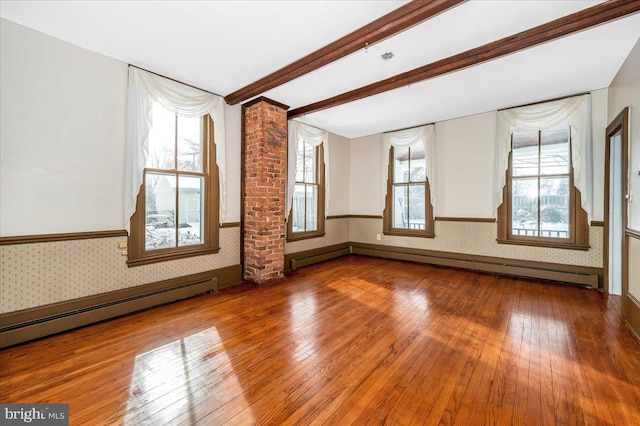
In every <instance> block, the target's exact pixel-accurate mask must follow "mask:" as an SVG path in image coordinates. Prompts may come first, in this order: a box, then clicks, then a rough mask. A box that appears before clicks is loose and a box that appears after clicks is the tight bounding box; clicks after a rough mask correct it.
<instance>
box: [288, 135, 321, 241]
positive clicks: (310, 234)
mask: <svg viewBox="0 0 640 426" xmlns="http://www.w3.org/2000/svg"><path fill="white" fill-rule="evenodd" d="M323 158H324V152H323V144H320V145H318V146H315V147H314V146H312V145H310V144H308V143H307V142H305V141H304V140H301V141H300V142H299V143H298V149H297V152H296V178H295V186H294V190H293V204H292V207H291V213H290V215H289V218H288V220H287V241H295V240H301V239H306V238H315V237H321V236H323V235H324V160H323Z"/></svg>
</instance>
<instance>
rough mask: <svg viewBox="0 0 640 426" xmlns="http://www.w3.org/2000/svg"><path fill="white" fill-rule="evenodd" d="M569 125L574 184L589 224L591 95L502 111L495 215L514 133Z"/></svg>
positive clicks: (591, 198) (591, 191)
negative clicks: (562, 124) (564, 122)
mask: <svg viewBox="0 0 640 426" xmlns="http://www.w3.org/2000/svg"><path fill="white" fill-rule="evenodd" d="M563 121H567V122H568V123H569V126H570V127H571V161H572V162H573V180H574V185H575V187H576V188H577V189H578V190H579V191H580V195H581V198H582V208H583V209H584V210H585V211H586V212H587V215H588V216H589V220H591V219H592V213H593V180H592V175H593V173H592V169H593V161H592V155H593V144H592V139H591V137H592V130H591V95H581V96H574V97H571V98H566V99H560V100H557V101H551V102H545V103H541V104H536V105H529V106H523V107H518V108H511V109H507V110H502V111H498V123H497V144H496V152H495V166H494V167H495V169H494V183H495V186H494V195H493V200H494V202H493V207H494V212H496V214H497V211H498V207H500V205H501V204H502V201H503V200H502V195H503V188H504V186H505V184H506V172H507V169H508V167H509V153H510V152H511V134H512V133H513V131H514V130H525V131H527V130H529V131H538V130H545V129H549V128H551V127H555V126H557V125H558V124H560V123H562V122H563Z"/></svg>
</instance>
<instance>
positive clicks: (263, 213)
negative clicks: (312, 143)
mask: <svg viewBox="0 0 640 426" xmlns="http://www.w3.org/2000/svg"><path fill="white" fill-rule="evenodd" d="M287 109H289V107H288V106H286V105H282V104H280V103H278V102H275V101H272V100H270V99H267V98H264V97H261V98H258V99H254V100H253V101H250V102H247V103H246V104H244V105H243V108H242V120H243V122H242V125H243V135H242V136H243V141H244V142H243V154H242V155H243V157H242V161H243V176H242V178H243V200H242V207H243V226H244V235H243V255H244V270H243V278H244V279H245V280H247V281H251V282H254V283H257V284H258V285H262V284H265V283H268V282H270V281H274V280H278V279H281V278H283V277H284V241H285V217H284V209H285V192H286V187H287Z"/></svg>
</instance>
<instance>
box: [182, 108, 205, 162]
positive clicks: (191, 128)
mask: <svg viewBox="0 0 640 426" xmlns="http://www.w3.org/2000/svg"><path fill="white" fill-rule="evenodd" d="M178 170H184V171H188V172H201V171H202V117H181V116H178Z"/></svg>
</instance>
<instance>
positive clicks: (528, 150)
mask: <svg viewBox="0 0 640 426" xmlns="http://www.w3.org/2000/svg"><path fill="white" fill-rule="evenodd" d="M512 158H513V168H512V170H513V172H512V176H531V175H537V174H538V132H513V150H512Z"/></svg>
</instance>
